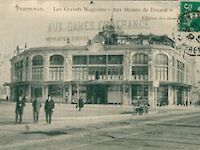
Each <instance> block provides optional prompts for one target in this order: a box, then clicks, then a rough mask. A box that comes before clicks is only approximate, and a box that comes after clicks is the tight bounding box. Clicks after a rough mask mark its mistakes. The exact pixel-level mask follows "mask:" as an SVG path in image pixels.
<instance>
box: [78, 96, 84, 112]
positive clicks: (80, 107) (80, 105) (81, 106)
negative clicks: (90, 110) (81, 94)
mask: <svg viewBox="0 0 200 150" xmlns="http://www.w3.org/2000/svg"><path fill="white" fill-rule="evenodd" d="M83 106H84V102H83V99H82V98H79V100H78V104H77V107H78V110H79V111H81V109H82V108H83Z"/></svg>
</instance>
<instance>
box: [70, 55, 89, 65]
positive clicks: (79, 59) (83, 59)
mask: <svg viewBox="0 0 200 150" xmlns="http://www.w3.org/2000/svg"><path fill="white" fill-rule="evenodd" d="M73 64H74V65H85V64H87V56H74V57H73Z"/></svg>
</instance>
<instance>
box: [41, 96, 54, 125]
mask: <svg viewBox="0 0 200 150" xmlns="http://www.w3.org/2000/svg"><path fill="white" fill-rule="evenodd" d="M54 107H55V105H54V101H53V99H52V97H51V96H49V95H48V99H47V100H46V101H45V106H44V109H45V115H46V123H47V124H51V119H52V113H53V109H54Z"/></svg>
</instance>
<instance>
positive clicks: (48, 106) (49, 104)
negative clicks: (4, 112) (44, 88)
mask: <svg viewBox="0 0 200 150" xmlns="http://www.w3.org/2000/svg"><path fill="white" fill-rule="evenodd" d="M25 105H26V104H25V98H23V97H22V96H20V97H19V98H18V99H17V103H16V109H15V114H16V117H15V120H16V123H21V122H22V116H23V110H24V107H25ZM32 107H33V122H34V123H38V120H39V112H40V108H41V107H42V103H41V101H40V99H39V97H37V98H36V99H34V100H33V102H32ZM54 108H55V104H54V100H53V99H52V97H51V96H50V95H48V98H47V100H46V101H45V105H44V111H45V118H46V123H47V124H51V120H52V113H53V109H54Z"/></svg>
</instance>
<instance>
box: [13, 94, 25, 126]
mask: <svg viewBox="0 0 200 150" xmlns="http://www.w3.org/2000/svg"><path fill="white" fill-rule="evenodd" d="M24 107H25V99H23V98H22V96H20V97H19V98H18V99H17V102H16V108H15V121H16V123H21V122H22V116H23V111H24Z"/></svg>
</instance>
